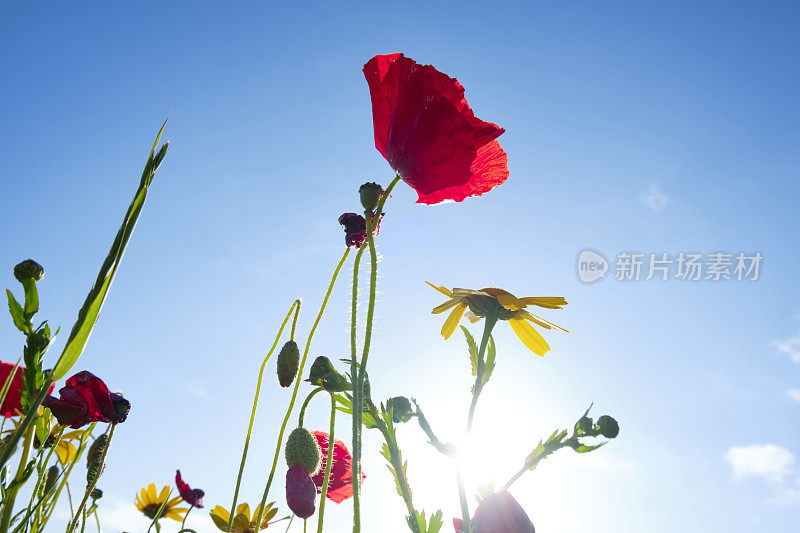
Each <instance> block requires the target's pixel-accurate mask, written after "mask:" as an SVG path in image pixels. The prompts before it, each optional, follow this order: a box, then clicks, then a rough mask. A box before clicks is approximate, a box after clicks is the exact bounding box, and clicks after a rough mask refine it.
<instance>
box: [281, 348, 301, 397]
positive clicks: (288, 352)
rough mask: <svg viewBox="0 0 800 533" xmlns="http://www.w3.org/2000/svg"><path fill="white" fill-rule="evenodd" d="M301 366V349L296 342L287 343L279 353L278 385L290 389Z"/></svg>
mask: <svg viewBox="0 0 800 533" xmlns="http://www.w3.org/2000/svg"><path fill="white" fill-rule="evenodd" d="M299 366H300V349H299V348H298V347H297V343H296V342H294V341H286V344H284V345H283V348H281V351H280V353H278V383H280V384H281V387H284V388H285V387H288V386H289V385H291V384H292V382H293V381H294V378H295V376H296V375H297V369H298V367H299Z"/></svg>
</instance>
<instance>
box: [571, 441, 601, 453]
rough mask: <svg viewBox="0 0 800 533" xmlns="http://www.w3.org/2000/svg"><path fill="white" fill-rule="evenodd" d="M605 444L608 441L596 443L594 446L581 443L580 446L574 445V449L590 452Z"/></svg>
mask: <svg viewBox="0 0 800 533" xmlns="http://www.w3.org/2000/svg"><path fill="white" fill-rule="evenodd" d="M604 444H606V443H605V442H601V443H600V444H596V445H594V446H588V445H586V444H579V445H578V446H573V447H572V449H573V450H575V451H576V452H578V453H588V452H593V451H595V450H596V449H597V448H599V447H600V446H603V445H604Z"/></svg>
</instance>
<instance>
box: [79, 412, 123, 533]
mask: <svg viewBox="0 0 800 533" xmlns="http://www.w3.org/2000/svg"><path fill="white" fill-rule="evenodd" d="M116 428H117V424H111V429H110V430H109V432H108V441H107V442H106V445H105V446H104V447H103V453H102V454H101V455H100V466H99V467H98V468H97V474H96V475H95V476H94V478H93V479H91V480H90V483H88V484H87V485H86V490H85V491H84V492H83V499H82V500H81V504H80V505H79V506H78V510H77V511H76V512H75V518H74V519H73V521H72V524H71V525H70V527H69V528H67V533H72V532H73V531H74V530H75V527H76V526H77V525H78V519H79V518H80V517H81V514H82V513H83V508H84V507H85V506H86V501H87V500H88V499H89V494H91V492H92V491H93V490H94V488H95V486H96V485H97V481H98V480H99V479H100V476H101V475H102V474H103V470H104V469H105V465H106V455H107V454H108V449H109V448H110V447H111V439H112V438H113V437H114V430H115V429H116Z"/></svg>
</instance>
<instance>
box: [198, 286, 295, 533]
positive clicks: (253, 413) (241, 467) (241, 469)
mask: <svg viewBox="0 0 800 533" xmlns="http://www.w3.org/2000/svg"><path fill="white" fill-rule="evenodd" d="M292 312H294V319H293V320H292V334H291V338H292V339H294V328H295V324H296V323H297V315H299V314H300V300H295V301H294V302H293V303H292V305H291V306H290V307H289V311H288V312H287V313H286V318H284V319H283V323H282V324H281V327H280V328H279V329H278V334H277V335H275V341H274V342H273V343H272V347H271V348H270V349H269V351H268V352H267V355H266V357H264V360H263V361H262V362H261V369H260V370H259V371H258V381H257V383H256V393H255V396H254V398H253V409H252V411H251V412H250V424H249V425H248V426H247V436H246V437H245V439H244V448H243V449H242V461H241V463H240V464H239V474H238V475H237V476H236V488H235V489H234V491H233V503H232V504H231V510H232V511H233V512H231V516H230V518H229V519H228V527H227V531H228V532H229V531H230V530H231V527H232V526H233V517H234V515H235V514H236V512H235V509H236V502H237V500H238V499H239V487H240V486H241V484H242V475H243V474H244V464H245V461H247V450H248V449H249V448H250V435H251V434H252V433H253V423H254V422H255V419H256V408H258V397H259V395H260V394H261V379H262V378H263V377H264V368H265V367H266V366H267V362H268V361H269V358H270V357H271V356H272V354H273V352H274V351H275V347H277V346H278V342H279V341H280V339H281V335H282V334H283V330H284V328H285V327H286V324H287V323H288V322H289V317H291V316H292ZM187 514H188V513H187Z"/></svg>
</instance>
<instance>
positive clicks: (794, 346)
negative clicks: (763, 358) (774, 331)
mask: <svg viewBox="0 0 800 533" xmlns="http://www.w3.org/2000/svg"><path fill="white" fill-rule="evenodd" d="M771 344H772V346H774V347H775V348H776V349H777V350H778V351H779V352H781V353H782V354H786V355H787V356H788V357H789V359H791V360H792V361H793V362H795V363H797V364H798V365H800V332H798V333H797V335H795V336H794V337H792V338H790V339H786V340H774V341H772V343H771Z"/></svg>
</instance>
